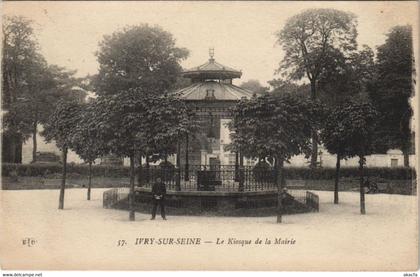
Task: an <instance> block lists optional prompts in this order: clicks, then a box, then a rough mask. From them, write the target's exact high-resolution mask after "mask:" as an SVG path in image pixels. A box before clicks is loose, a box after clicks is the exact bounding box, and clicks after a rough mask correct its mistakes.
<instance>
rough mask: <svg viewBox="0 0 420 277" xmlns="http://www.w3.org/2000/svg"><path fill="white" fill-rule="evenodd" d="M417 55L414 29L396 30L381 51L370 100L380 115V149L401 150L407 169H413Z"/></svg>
mask: <svg viewBox="0 0 420 277" xmlns="http://www.w3.org/2000/svg"><path fill="white" fill-rule="evenodd" d="M413 64H414V55H413V38H412V28H411V26H396V27H394V28H392V29H391V31H390V32H389V33H388V34H387V39H386V41H385V43H384V44H383V45H381V46H379V47H378V54H377V61H376V78H375V82H374V84H373V86H372V87H371V89H370V97H371V99H372V103H374V105H375V107H376V109H377V110H378V112H379V113H380V124H379V125H380V128H378V138H379V139H378V147H379V148H381V149H383V150H385V151H386V150H388V149H389V148H399V149H401V151H402V152H403V154H404V166H409V152H410V149H411V137H412V132H411V129H410V120H411V117H412V114H413V111H412V108H411V106H410V97H411V96H412V95H413V93H414V86H413V80H414V78H413V75H414V73H415V72H414V70H415V69H414V66H413Z"/></svg>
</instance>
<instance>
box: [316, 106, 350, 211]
mask: <svg viewBox="0 0 420 277" xmlns="http://www.w3.org/2000/svg"><path fill="white" fill-rule="evenodd" d="M344 107H345V106H342V105H340V106H337V107H336V108H334V109H332V110H331V111H330V113H329V115H328V117H327V118H326V120H325V121H324V124H323V125H324V126H323V128H322V131H321V140H322V142H323V144H324V146H325V147H326V148H327V150H328V152H330V153H331V154H336V155H337V162H336V168H335V179H334V204H338V184H339V179H340V161H341V160H342V159H344V158H346V155H347V154H348V153H347V152H346V145H347V144H348V143H349V142H347V141H346V139H347V138H348V137H349V136H348V134H347V133H346V132H347V131H348V130H347V129H345V127H344V123H343V121H345V120H346V117H347V116H348V114H347V113H346V111H347V110H346V109H344Z"/></svg>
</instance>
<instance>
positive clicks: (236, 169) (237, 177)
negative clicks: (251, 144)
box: [235, 151, 239, 182]
mask: <svg viewBox="0 0 420 277" xmlns="http://www.w3.org/2000/svg"><path fill="white" fill-rule="evenodd" d="M235 181H236V182H238V181H239V152H238V151H236V152H235Z"/></svg>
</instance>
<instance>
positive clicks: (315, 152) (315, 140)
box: [310, 130, 318, 168]
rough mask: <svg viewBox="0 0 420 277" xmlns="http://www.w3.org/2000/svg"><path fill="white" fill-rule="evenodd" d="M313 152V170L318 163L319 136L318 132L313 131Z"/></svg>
mask: <svg viewBox="0 0 420 277" xmlns="http://www.w3.org/2000/svg"><path fill="white" fill-rule="evenodd" d="M311 137H312V151H311V165H310V166H311V168H316V167H317V161H318V134H317V132H316V130H312V134H311Z"/></svg>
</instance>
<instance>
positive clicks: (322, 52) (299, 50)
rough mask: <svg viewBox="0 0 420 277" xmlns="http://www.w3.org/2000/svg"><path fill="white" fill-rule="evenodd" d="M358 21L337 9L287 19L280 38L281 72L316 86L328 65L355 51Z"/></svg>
mask: <svg viewBox="0 0 420 277" xmlns="http://www.w3.org/2000/svg"><path fill="white" fill-rule="evenodd" d="M356 36H357V31H356V20H355V16H354V15H353V14H351V13H346V12H342V11H338V10H334V9H308V10H306V11H303V12H302V13H300V14H297V15H295V16H292V17H291V18H290V19H288V21H287V23H286V25H285V26H284V28H283V29H282V30H281V31H280V32H279V33H278V34H277V37H278V43H279V44H281V45H282V46H283V50H284V52H285V54H284V59H283V61H282V63H281V66H280V68H279V72H281V73H282V74H283V75H286V76H289V78H291V79H294V80H300V79H302V78H303V77H304V76H306V77H307V78H308V79H309V80H310V81H311V82H315V81H317V80H318V78H319V77H320V76H321V74H324V73H325V71H326V69H327V68H328V64H332V63H336V62H337V61H338V60H339V59H341V58H342V56H343V54H344V53H347V52H351V51H354V50H355V49H356Z"/></svg>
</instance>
